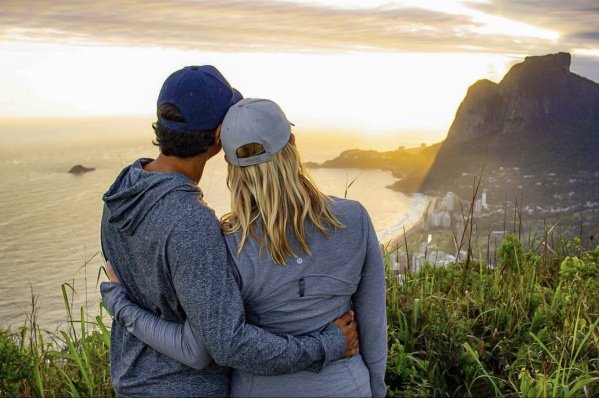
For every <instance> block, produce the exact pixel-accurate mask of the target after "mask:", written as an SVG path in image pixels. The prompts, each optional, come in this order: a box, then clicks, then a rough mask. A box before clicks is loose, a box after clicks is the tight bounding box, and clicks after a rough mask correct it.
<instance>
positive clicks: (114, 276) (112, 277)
mask: <svg viewBox="0 0 599 398" xmlns="http://www.w3.org/2000/svg"><path fill="white" fill-rule="evenodd" d="M106 271H107V272H108V278H109V279H110V282H112V283H121V278H119V276H118V275H117V274H116V272H114V269H113V268H112V264H110V261H106ZM339 319H341V318H339ZM345 339H346V340H347V337H346V338H345Z"/></svg>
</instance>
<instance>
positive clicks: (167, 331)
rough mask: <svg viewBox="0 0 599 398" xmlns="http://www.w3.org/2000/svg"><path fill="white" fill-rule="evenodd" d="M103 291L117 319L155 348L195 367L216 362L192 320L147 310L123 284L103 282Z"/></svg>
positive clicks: (110, 311) (203, 366)
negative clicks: (194, 328)
mask: <svg viewBox="0 0 599 398" xmlns="http://www.w3.org/2000/svg"><path fill="white" fill-rule="evenodd" d="M100 292H101V293H102V300H103V302H104V305H105V306H106V308H107V309H108V312H109V313H110V314H112V316H113V317H114V318H115V319H116V320H117V322H119V323H120V324H121V325H123V326H125V327H126V328H127V330H128V331H129V333H131V334H132V335H134V336H135V337H137V338H138V339H140V340H141V341H143V342H144V343H145V344H147V345H149V346H150V347H152V348H153V349H154V350H156V351H158V352H160V353H162V354H164V355H166V356H169V357H171V358H173V359H174V360H176V361H179V362H181V363H183V364H185V365H187V366H189V367H192V368H194V369H204V368H205V367H206V366H208V365H209V364H210V363H211V362H212V358H211V357H210V354H209V353H208V351H207V350H206V345H205V344H204V343H203V342H202V341H201V339H200V338H199V337H198V336H196V334H195V333H194V331H193V329H192V328H191V326H190V325H189V322H187V321H185V322H184V323H181V322H171V321H167V320H165V319H163V318H160V317H159V316H157V315H155V314H153V313H152V312H150V311H148V310H145V309H144V308H142V307H140V306H138V305H137V304H135V303H133V302H132V301H131V300H130V299H129V298H128V297H127V294H126V292H125V288H124V287H123V285H121V284H118V283H110V282H102V283H101V284H100Z"/></svg>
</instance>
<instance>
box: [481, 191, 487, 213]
mask: <svg viewBox="0 0 599 398" xmlns="http://www.w3.org/2000/svg"><path fill="white" fill-rule="evenodd" d="M481 206H482V208H483V209H485V210H487V209H488V208H489V205H488V204H487V190H486V189H485V190H483V194H482V197H481Z"/></svg>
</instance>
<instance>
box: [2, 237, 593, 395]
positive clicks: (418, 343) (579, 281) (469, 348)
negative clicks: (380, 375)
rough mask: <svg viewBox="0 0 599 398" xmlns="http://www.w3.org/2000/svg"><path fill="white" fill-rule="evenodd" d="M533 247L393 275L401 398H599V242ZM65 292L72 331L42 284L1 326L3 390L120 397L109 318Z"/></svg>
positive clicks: (392, 331)
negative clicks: (47, 301)
mask: <svg viewBox="0 0 599 398" xmlns="http://www.w3.org/2000/svg"><path fill="white" fill-rule="evenodd" d="M533 249H535V248H533V247H531V248H525V247H523V244H522V243H521V242H520V241H519V240H518V239H517V238H516V237H515V236H508V237H507V238H506V239H505V240H504V242H503V243H502V245H501V247H500V249H499V250H498V258H499V263H498V264H499V265H498V266H497V267H496V268H495V269H490V268H488V267H487V266H486V264H484V263H483V262H482V260H479V261H473V260H471V261H469V262H468V263H463V264H452V265H449V266H447V267H442V268H436V267H431V266H428V265H426V266H424V267H423V268H422V269H421V270H420V272H418V273H408V274H407V275H406V277H405V280H404V281H403V283H398V282H397V281H396V279H394V278H393V277H392V276H391V274H390V272H389V274H388V283H387V302H388V304H387V316H388V323H389V357H388V358H389V359H388V366H387V384H388V386H389V396H398V397H419V396H420V397H430V396H436V397H463V396H472V397H486V396H489V397H490V396H504V397H516V396H518V397H520V396H525V397H556V396H559V397H593V396H598V395H599V317H598V315H599V247H597V248H595V249H592V250H586V251H584V250H581V248H580V247H579V244H578V241H577V240H574V241H572V242H566V243H563V244H561V245H560V246H558V247H557V248H556V247H555V246H554V247H553V249H554V250H553V251H547V250H543V249H542V247H541V248H540V249H539V246H537V247H536V249H537V251H535V250H533ZM466 264H467V265H466ZM61 289H62V293H63V299H64V304H65V319H66V327H64V328H63V330H60V331H59V332H57V333H49V332H47V331H43V330H42V329H41V328H40V327H39V326H38V325H37V320H36V319H37V311H38V305H37V296H36V295H34V294H33V292H32V294H31V308H32V310H31V313H29V314H27V315H26V319H25V321H24V323H23V326H21V327H20V328H18V330H14V331H13V330H1V329H0V397H13V396H37V397H46V396H48V397H52V396H61V397H62V396H73V397H78V396H85V397H92V396H93V397H96V396H113V395H114V392H113V390H112V386H111V384H110V372H109V347H110V331H109V328H108V327H107V326H106V323H105V319H109V318H108V317H106V314H105V311H104V310H103V308H102V307H101V306H100V307H99V313H100V315H99V316H97V317H90V316H89V315H87V313H86V312H85V310H84V308H83V307H82V308H79V309H75V308H73V305H72V302H73V299H72V295H73V294H75V293H76V291H75V289H74V288H73V286H72V285H70V284H63V285H62V286H61ZM98 305H100V304H98Z"/></svg>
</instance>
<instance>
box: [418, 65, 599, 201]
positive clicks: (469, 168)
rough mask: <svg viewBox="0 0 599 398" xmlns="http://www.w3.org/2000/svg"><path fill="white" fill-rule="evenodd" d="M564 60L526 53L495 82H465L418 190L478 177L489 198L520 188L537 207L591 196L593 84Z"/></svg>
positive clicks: (598, 140) (594, 177)
mask: <svg viewBox="0 0 599 398" xmlns="http://www.w3.org/2000/svg"><path fill="white" fill-rule="evenodd" d="M570 61H571V58H570V54H567V53H557V54H550V55H544V56H533V57H526V58H525V60H524V62H522V63H519V64H517V65H514V66H513V67H512V68H511V69H510V70H509V72H508V73H507V74H506V75H505V77H504V78H503V79H502V80H501V82H499V83H493V82H491V81H489V80H480V81H478V82H476V83H475V84H473V85H472V86H471V87H470V88H469V89H468V92H467V94H466V97H465V98H464V100H463V101H462V103H461V105H460V106H459V108H458V111H457V113H456V116H455V119H454V122H453V124H452V125H451V127H450V129H449V132H448V135H447V138H446V140H445V141H444V142H443V144H442V146H441V148H440V149H439V152H438V154H437V157H436V159H435V160H434V162H433V164H432V167H431V169H430V171H429V173H428V174H427V176H426V178H425V179H424V181H423V183H422V187H421V189H422V190H423V191H425V192H429V193H443V192H444V191H454V192H456V191H459V190H460V189H461V190H462V191H466V188H467V187H472V184H473V181H474V178H475V177H476V176H482V183H481V185H482V188H484V189H486V190H487V191H488V192H489V196H494V197H495V199H496V200H497V201H500V200H503V199H505V198H513V197H514V196H515V195H518V196H519V195H520V193H521V192H522V191H523V192H524V195H525V202H527V203H532V204H535V205H538V206H547V205H550V204H552V203H555V202H556V201H560V200H566V201H570V202H578V203H584V202H586V201H592V200H597V198H599V84H597V83H595V82H593V81H591V80H589V79H586V78H584V77H581V76H578V75H576V74H574V73H572V72H570ZM483 168H484V169H483ZM456 187H458V188H456ZM470 189H471V188H470ZM462 193H464V194H465V193H466V192H462Z"/></svg>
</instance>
